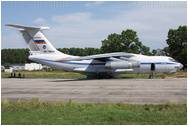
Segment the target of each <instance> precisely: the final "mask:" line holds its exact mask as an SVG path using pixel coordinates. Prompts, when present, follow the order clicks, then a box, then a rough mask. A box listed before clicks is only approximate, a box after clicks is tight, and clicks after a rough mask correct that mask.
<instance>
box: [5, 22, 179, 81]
mask: <svg viewBox="0 0 188 126" xmlns="http://www.w3.org/2000/svg"><path fill="white" fill-rule="evenodd" d="M6 26H12V27H16V28H18V30H19V31H20V32H21V33H22V36H23V38H24V39H25V41H26V43H27V46H28V48H29V49H30V55H29V57H28V58H29V59H30V60H31V61H34V62H38V63H41V64H44V65H47V66H50V67H52V68H56V69H61V70H64V71H71V72H78V73H81V74H85V75H87V76H95V77H97V78H99V77H107V78H110V77H113V76H117V75H120V74H128V73H129V74H130V73H133V74H146V73H147V74H153V73H165V74H171V73H175V72H177V71H179V70H180V69H181V68H182V67H183V65H182V64H181V63H179V62H177V61H176V60H174V59H173V58H171V57H167V56H145V55H141V54H133V53H125V52H116V53H105V54H98V55H90V56H72V55H68V54H64V53H61V52H59V51H58V50H57V49H56V48H54V46H53V45H52V44H51V43H50V42H49V41H48V39H47V38H46V37H45V36H44V35H43V33H42V31H43V30H46V29H49V27H33V26H23V25H14V24H6Z"/></svg>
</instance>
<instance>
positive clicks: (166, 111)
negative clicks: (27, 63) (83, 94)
mask: <svg viewBox="0 0 188 126" xmlns="http://www.w3.org/2000/svg"><path fill="white" fill-rule="evenodd" d="M1 124H2V125H46V124H48V125H60V124H61V125H75V124H76V125H186V124H187V104H175V103H166V104H159V105H153V104H150V105H147V104H145V105H137V104H134V105H131V104H124V103H77V102H73V101H71V100H69V102H55V103H51V102H47V101H40V100H39V99H38V98H34V99H32V100H30V101H26V102H22V101H20V100H19V101H17V102H10V101H7V100H1Z"/></svg>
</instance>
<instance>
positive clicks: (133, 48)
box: [101, 29, 151, 55]
mask: <svg viewBox="0 0 188 126" xmlns="http://www.w3.org/2000/svg"><path fill="white" fill-rule="evenodd" d="M149 50H150V49H149V47H146V46H144V45H142V42H140V41H139V38H138V37H137V33H136V32H135V31H133V30H131V29H127V30H126V31H122V32H121V34H116V33H114V34H110V35H108V38H107V39H105V40H103V41H102V46H101V52H102V53H110V52H129V53H136V54H139V53H142V54H150V55H151V53H149Z"/></svg>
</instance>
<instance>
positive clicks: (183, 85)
mask: <svg viewBox="0 0 188 126" xmlns="http://www.w3.org/2000/svg"><path fill="white" fill-rule="evenodd" d="M32 98H39V99H40V100H45V101H50V102H56V101H63V102H67V101H69V100H70V99H71V100H72V101H76V102H86V103H98V102H100V103H104V102H112V103H120V102H122V103H128V104H163V103H169V102H173V103H187V78H179V79H175V78H174V79H100V80H97V79H93V80H92V79H49V78H48V79H38V78H37V79H36V78H33V79H31V78H30V79H29V78H24V79H19V78H1V99H6V100H8V101H18V100H19V99H20V100H21V101H28V100H31V99H32Z"/></svg>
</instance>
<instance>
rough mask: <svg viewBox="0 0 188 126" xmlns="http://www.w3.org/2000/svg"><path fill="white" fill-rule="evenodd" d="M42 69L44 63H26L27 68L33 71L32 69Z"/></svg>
mask: <svg viewBox="0 0 188 126" xmlns="http://www.w3.org/2000/svg"><path fill="white" fill-rule="evenodd" d="M41 69H42V64H37V63H30V64H29V63H26V64H25V70H28V71H32V70H41Z"/></svg>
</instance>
